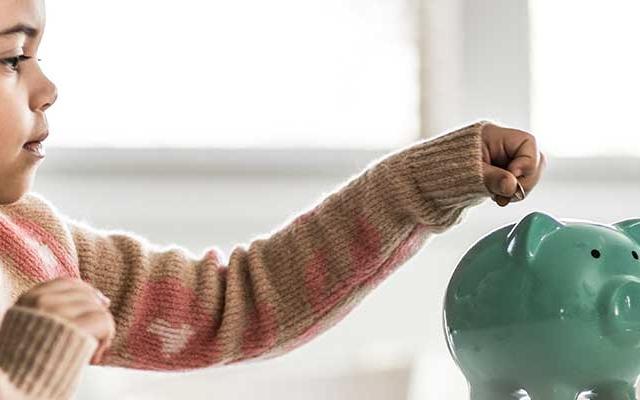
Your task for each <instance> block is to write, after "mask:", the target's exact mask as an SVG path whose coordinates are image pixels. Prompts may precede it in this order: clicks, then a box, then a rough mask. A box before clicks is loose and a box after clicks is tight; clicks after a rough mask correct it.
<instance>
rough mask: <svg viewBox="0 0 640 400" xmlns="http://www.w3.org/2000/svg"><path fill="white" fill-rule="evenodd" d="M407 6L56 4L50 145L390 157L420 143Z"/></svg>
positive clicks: (293, 1)
mask: <svg viewBox="0 0 640 400" xmlns="http://www.w3.org/2000/svg"><path fill="white" fill-rule="evenodd" d="M410 4H411V2H410V1H409V0H387V1H372V0H348V1H345V0H323V1H313V0H304V1H301V0H272V1H266V2H265V1H260V0H250V1H215V0H214V1H211V2H202V1H197V0H183V1H181V2H179V3H176V2H169V1H151V0H138V1H134V2H132V1H125V0H113V1H109V2H100V1H86V2H51V3H48V4H47V26H46V33H45V36H44V39H43V42H42V43H41V51H40V53H39V56H40V58H42V59H43V61H42V67H43V70H44V72H45V73H46V74H47V75H48V76H49V78H50V79H51V80H52V81H54V82H55V83H56V85H57V86H58V90H59V99H58V102H57V104H56V105H55V106H54V107H52V108H51V109H50V110H49V111H48V112H47V116H48V120H49V125H50V126H51V132H52V135H51V137H50V142H49V143H50V145H51V146H61V147H94V146H100V147H258V148H263V147H294V146H297V147H352V148H390V147H398V146H400V145H404V144H406V143H409V142H411V141H413V140H415V139H417V138H418V137H419V125H420V123H419V120H420V116H419V73H418V70H419V68H418V62H419V55H418V50H417V47H416V44H415V42H416V41H415V40H414V36H415V34H414V24H413V22H412V18H413V16H414V14H415V13H414V12H413V11H412V9H411V5H410Z"/></svg>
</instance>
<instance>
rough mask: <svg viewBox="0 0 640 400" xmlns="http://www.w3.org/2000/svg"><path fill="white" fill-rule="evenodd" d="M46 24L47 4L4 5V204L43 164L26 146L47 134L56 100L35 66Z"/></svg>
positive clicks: (0, 28)
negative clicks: (49, 114)
mask: <svg viewBox="0 0 640 400" xmlns="http://www.w3.org/2000/svg"><path fill="white" fill-rule="evenodd" d="M44 25H45V12H44V0H0V205H2V204H10V203H13V202H15V201H17V200H19V199H20V198H21V197H22V195H24V194H25V193H26V192H28V191H29V188H30V186H31V183H32V181H33V178H34V176H35V171H36V167H37V166H38V165H39V163H40V161H41V160H42V159H40V158H38V157H36V155H35V154H34V153H33V152H30V151H28V150H26V149H25V148H23V146H24V145H25V144H26V143H27V142H29V141H33V140H36V138H38V137H39V136H41V135H42V134H43V133H45V132H48V130H49V129H48V125H47V118H46V117H45V114H44V112H45V110H46V109H47V108H49V107H50V106H51V105H52V104H53V103H54V102H55V101H56V97H57V90H56V87H55V85H54V84H53V83H52V82H51V81H50V80H49V79H47V77H46V76H45V75H44V74H43V73H42V70H41V69H40V67H39V65H38V61H37V51H38V46H39V44H40V40H41V39H42V34H43V32H44ZM20 26H22V28H20ZM16 27H18V28H17V29H12V28H16ZM29 28H33V31H31V30H30V29H29ZM14 30H17V32H14V33H9V34H6V33H4V32H5V31H14ZM25 30H26V31H27V32H24V31H25Z"/></svg>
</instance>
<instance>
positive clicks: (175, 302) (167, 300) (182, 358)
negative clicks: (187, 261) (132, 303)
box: [105, 277, 222, 370]
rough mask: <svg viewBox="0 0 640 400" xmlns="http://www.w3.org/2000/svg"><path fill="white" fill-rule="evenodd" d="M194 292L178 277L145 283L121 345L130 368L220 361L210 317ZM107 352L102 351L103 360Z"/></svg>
mask: <svg viewBox="0 0 640 400" xmlns="http://www.w3.org/2000/svg"><path fill="white" fill-rule="evenodd" d="M213 314H214V313H213V312H208V311H207V310H206V308H205V307H204V306H203V305H202V304H201V303H200V301H199V299H198V297H197V295H196V293H195V292H194V291H193V290H192V289H191V288H188V287H185V286H183V284H182V282H181V280H180V279H179V278H172V277H166V278H161V279H158V280H153V281H150V282H147V283H146V284H145V285H144V287H143V288H142V290H141V294H140V299H139V300H138V301H137V302H136V307H135V310H134V319H133V324H132V326H131V329H130V331H129V334H128V336H127V339H126V343H125V345H124V347H125V348H126V349H128V351H129V354H130V356H131V365H130V367H131V368H139V369H150V370H183V369H191V368H199V367H204V366H207V365H212V364H214V363H216V362H218V361H220V357H221V354H222V346H221V344H220V343H219V337H218V335H217V330H218V328H219V326H220V321H215V320H214V319H213ZM109 355H110V353H109V352H106V353H105V360H107V363H108V358H109Z"/></svg>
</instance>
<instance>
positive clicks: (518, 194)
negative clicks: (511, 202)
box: [513, 181, 527, 200]
mask: <svg viewBox="0 0 640 400" xmlns="http://www.w3.org/2000/svg"><path fill="white" fill-rule="evenodd" d="M516 182H517V183H518V188H517V190H516V193H515V194H514V195H513V196H514V197H515V198H516V199H518V200H524V198H525V197H526V196H527V194H526V193H525V191H524V188H523V187H522V184H521V183H520V181H516Z"/></svg>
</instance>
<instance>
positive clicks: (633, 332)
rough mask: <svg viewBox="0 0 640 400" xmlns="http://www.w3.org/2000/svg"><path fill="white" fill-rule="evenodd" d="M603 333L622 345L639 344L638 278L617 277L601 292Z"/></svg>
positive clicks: (639, 285) (639, 299) (633, 345)
mask: <svg viewBox="0 0 640 400" xmlns="http://www.w3.org/2000/svg"><path fill="white" fill-rule="evenodd" d="M600 305H601V307H602V308H601V310H602V311H603V314H604V315H603V317H604V318H603V322H604V327H603V328H604V334H605V336H608V337H610V338H611V339H612V340H613V341H614V342H615V343H617V344H619V345H622V346H632V347H636V346H639V345H640V279H638V278H636V277H631V276H629V277H617V278H615V279H613V280H612V281H610V282H608V284H607V285H605V287H604V288H603V290H602V292H601V303H600Z"/></svg>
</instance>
